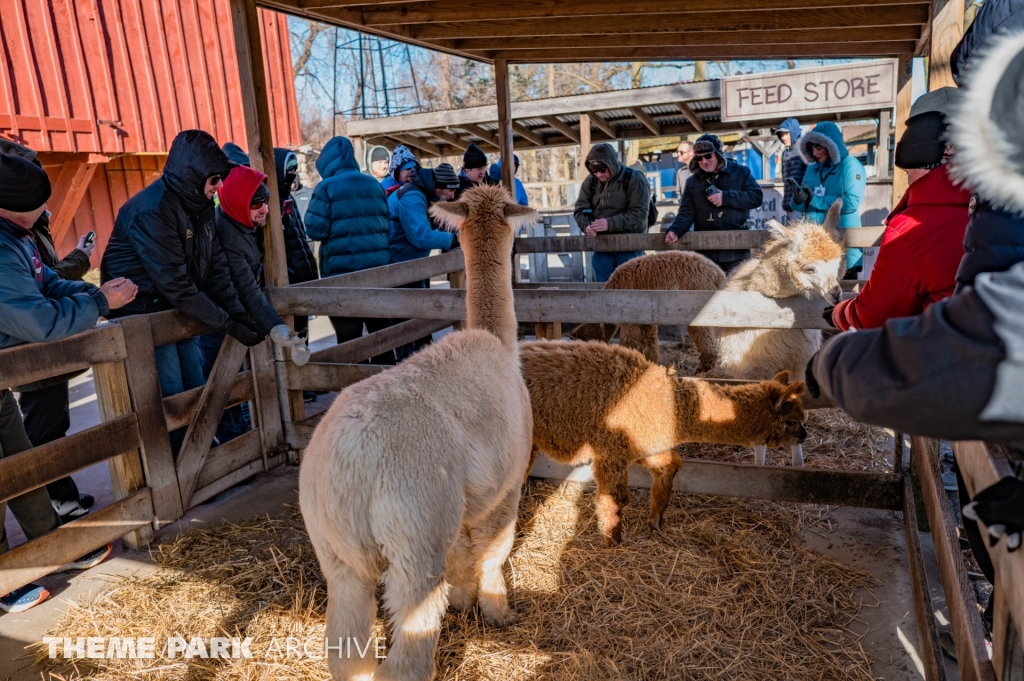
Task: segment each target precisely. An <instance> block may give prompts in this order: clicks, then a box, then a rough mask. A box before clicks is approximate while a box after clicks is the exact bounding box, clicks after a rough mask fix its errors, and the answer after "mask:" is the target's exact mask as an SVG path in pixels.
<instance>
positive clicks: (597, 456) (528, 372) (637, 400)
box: [519, 341, 806, 546]
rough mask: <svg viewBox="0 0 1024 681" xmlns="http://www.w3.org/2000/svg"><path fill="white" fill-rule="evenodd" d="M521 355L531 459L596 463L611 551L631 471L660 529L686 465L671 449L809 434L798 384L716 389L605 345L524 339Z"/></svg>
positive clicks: (600, 510)
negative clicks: (644, 473) (640, 474)
mask: <svg viewBox="0 0 1024 681" xmlns="http://www.w3.org/2000/svg"><path fill="white" fill-rule="evenodd" d="M519 355H520V358H521V361H522V365H523V376H524V377H525V378H526V387H527V388H528V389H529V391H530V403H531V404H532V406H533V447H534V456H536V452H537V450H540V451H542V452H544V453H545V454H547V455H548V456H550V457H551V458H552V459H554V460H556V461H561V462H563V463H567V464H573V465H576V464H582V463H586V462H588V461H590V462H593V471H594V479H595V480H596V481H597V514H598V520H599V522H600V525H601V530H602V532H603V533H604V537H605V542H606V543H607V544H608V545H609V546H610V545H612V544H615V543H618V542H619V541H620V540H621V538H622V524H621V523H622V521H621V517H620V515H619V513H620V510H621V508H622V507H623V506H625V505H626V504H627V503H629V488H628V485H627V481H628V475H629V466H630V464H633V463H639V464H640V465H642V466H643V467H645V468H646V469H647V470H648V471H650V472H651V475H652V476H653V477H654V484H653V485H652V486H651V511H650V523H651V525H652V526H653V527H654V528H656V529H657V528H660V526H661V518H662V514H663V513H664V511H665V507H666V505H667V504H668V500H669V496H670V494H671V492H672V483H673V480H674V478H675V474H676V471H677V470H678V469H679V466H680V464H681V460H680V457H679V455H678V454H676V453H675V452H674V451H673V447H675V446H676V445H679V444H682V443H684V442H709V443H715V444H734V445H746V446H756V445H764V444H767V445H768V446H771V447H778V446H787V445H792V444H794V443H797V442H799V441H801V440H803V438H804V437H805V436H806V431H805V430H804V428H803V425H802V424H803V421H804V410H803V405H802V403H801V401H800V395H801V394H803V392H804V384H803V383H802V382H797V383H793V384H790V385H786V382H787V381H788V379H789V377H788V375H787V374H786V372H782V373H780V374H779V375H778V376H776V377H775V380H772V381H762V382H761V383H751V384H743V385H716V384H712V383H708V382H707V381H702V380H700V379H693V378H679V377H677V376H675V375H674V372H673V371H671V370H669V369H666V368H665V367H663V366H659V365H657V364H654V363H653V362H649V361H648V360H647V359H645V358H644V356H643V355H641V354H640V353H639V352H637V351H635V350H630V349H628V348H623V347H620V346H615V345H606V344H604V343H599V342H589V343H571V342H562V341H537V342H530V343H523V344H522V345H521V347H520V351H519Z"/></svg>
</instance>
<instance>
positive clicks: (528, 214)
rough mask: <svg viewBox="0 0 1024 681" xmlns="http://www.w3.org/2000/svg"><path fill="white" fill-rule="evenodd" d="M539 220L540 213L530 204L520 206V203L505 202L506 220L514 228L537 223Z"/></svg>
mask: <svg viewBox="0 0 1024 681" xmlns="http://www.w3.org/2000/svg"><path fill="white" fill-rule="evenodd" d="M538 220H540V215H539V214H538V213H537V211H535V210H534V209H532V208H530V207H529V206H520V205H519V204H518V203H506V204H505V221H506V222H508V224H509V225H510V226H511V227H512V229H514V230H518V229H519V228H520V227H526V226H527V225H534V224H537V221H538Z"/></svg>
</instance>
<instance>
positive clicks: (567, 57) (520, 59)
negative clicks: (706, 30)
mask: <svg viewBox="0 0 1024 681" xmlns="http://www.w3.org/2000/svg"><path fill="white" fill-rule="evenodd" d="M833 30H834V31H837V32H842V31H845V30H846V28H844V27H838V28H835V29H833ZM508 39H509V40H512V39H514V40H519V38H518V37H509V38H508ZM712 40H713V39H712ZM610 42H615V40H614V38H613V39H610ZM915 44H916V43H915V41H913V40H903V41H896V40H893V41H877V42H831V43H823V44H784V45H776V44H765V43H761V42H759V41H754V42H751V43H749V44H744V45H719V44H710V45H704V46H692V47H673V46H665V45H661V46H653V47H606V46H604V44H603V43H602V41H601V40H595V44H594V45H588V46H587V47H577V48H567V49H537V50H505V49H501V50H493V51H472V52H469V54H471V55H473V56H474V57H477V58H488V59H505V60H508V61H511V62H514V63H517V64H531V63H545V62H547V63H563V62H587V61H597V60H601V59H605V60H614V61H625V60H637V59H651V60H691V59H707V60H719V61H721V60H728V59H758V58H762V59H770V58H771V59H784V58H785V59H796V58H808V59H810V58H823V57H836V58H841V57H842V58H864V57H895V56H897V55H900V54H904V53H909V52H912V51H913V49H914V46H915ZM626 92H629V91H628V90H626ZM733 129H735V128H733Z"/></svg>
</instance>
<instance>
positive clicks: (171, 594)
mask: <svg viewBox="0 0 1024 681" xmlns="http://www.w3.org/2000/svg"><path fill="white" fill-rule="evenodd" d="M633 497H634V498H633V503H632V504H631V505H630V506H628V507H627V508H626V511H625V523H626V527H625V528H624V530H625V532H624V535H625V537H626V541H625V542H624V543H623V544H622V545H621V546H620V547H617V548H613V549H607V548H605V547H604V544H603V539H602V537H601V535H600V533H599V532H598V530H597V527H596V522H595V518H594V511H593V508H594V497H593V493H592V492H589V491H585V490H584V489H582V488H581V487H580V486H579V485H576V484H574V483H564V484H562V485H560V486H555V485H552V484H550V483H547V482H543V481H531V482H530V483H528V484H527V486H526V489H525V491H524V497H523V501H522V504H521V506H520V517H519V537H518V539H517V542H516V546H515V548H514V551H513V555H512V559H511V560H510V565H509V566H508V572H507V574H508V575H509V580H508V581H509V586H510V597H511V599H512V601H513V606H514V607H515V608H516V609H517V610H518V612H519V614H520V620H519V622H518V623H517V624H515V625H513V626H512V627H509V628H507V629H504V630H496V629H493V628H491V627H488V626H487V625H486V624H485V623H483V621H482V619H481V618H480V617H479V616H478V614H477V613H473V612H471V613H449V614H448V615H447V616H446V618H445V622H444V629H443V631H442V634H441V642H440V644H439V648H438V658H437V659H438V678H439V679H444V680H446V681H456V680H457V679H465V680H470V679H497V680H514V681H520V680H522V681H525V680H527V679H529V680H541V679H545V680H547V679H551V680H554V679H557V680H558V681H577V680H578V681H583V680H587V681H601V680H605V679H607V680H613V679H614V680H619V679H623V680H625V679H629V680H634V679H637V680H643V681H658V680H662V679H678V678H687V679H730V680H739V679H750V680H752V681H764V680H765V679H783V678H784V679H793V680H800V679H814V680H815V681H819V680H822V679H826V680H827V679H864V681H868V680H870V679H871V678H872V675H871V661H870V659H869V657H868V655H867V654H866V653H865V651H864V650H863V648H862V647H861V646H860V644H859V643H858V636H857V635H856V634H855V633H854V631H857V630H863V629H864V627H863V626H862V625H861V624H860V623H859V622H858V620H857V616H858V612H859V610H860V607H861V601H862V599H864V600H866V601H867V602H869V603H870V602H872V596H871V595H870V591H869V589H870V587H871V585H872V584H873V583H874V580H873V578H872V577H871V575H870V574H869V573H867V572H866V571H863V570H861V569H858V568H853V567H850V566H847V565H843V564H841V563H838V562H837V561H835V560H834V559H832V558H830V557H827V556H823V555H820V554H817V553H815V552H813V551H810V550H808V549H805V548H803V547H802V546H801V544H800V530H801V529H803V528H806V527H807V524H806V523H807V522H808V520H810V521H816V522H819V523H825V522H827V509H822V508H820V507H813V508H811V509H808V508H807V507H795V506H781V505H778V504H773V503H769V502H760V501H740V500H732V499H724V498H715V497H700V496H693V495H683V494H675V495H673V498H672V503H671V505H670V507H669V509H668V511H667V512H666V517H665V525H664V526H665V531H664V533H661V534H656V533H654V532H652V531H651V530H650V529H648V528H647V526H646V515H647V507H648V504H649V499H648V495H647V493H646V491H643V490H636V491H634V493H633ZM815 514H816V515H815ZM153 558H154V559H155V560H156V562H157V563H158V565H159V566H160V568H161V569H159V570H158V571H157V572H156V573H154V574H152V575H150V576H147V577H144V578H128V579H123V580H121V581H120V582H119V583H117V584H115V585H114V586H113V588H112V589H111V590H110V591H108V592H107V593H105V594H103V595H101V596H100V597H98V598H96V599H95V600H94V601H93V602H92V603H83V604H80V605H74V606H72V607H71V609H70V611H69V613H68V615H67V616H66V617H65V619H64V620H63V621H62V622H60V623H59V624H58V625H57V626H56V627H55V628H54V629H53V631H52V635H56V636H67V637H75V636H121V637H124V636H152V637H156V639H157V640H158V641H161V640H164V639H166V638H167V637H170V636H173V635H175V634H178V635H182V636H183V637H185V638H190V637H193V636H198V637H212V636H227V637H230V636H239V637H252V639H253V642H252V644H251V651H252V652H253V655H254V657H253V658H252V659H229V660H204V659H201V658H193V659H191V660H182V659H181V657H180V655H179V657H178V658H176V659H174V660H170V659H163V658H160V657H157V659H151V660H132V659H121V660H119V659H110V660H91V659H84V660H74V661H73V662H74V663H75V664H74V665H73V666H72V665H71V664H70V662H71V661H63V660H60V659H58V660H49V659H47V658H46V648H45V646H41V647H40V648H39V649H38V650H37V651H36V652H37V653H38V655H39V662H40V663H41V664H43V665H44V666H45V667H46V669H47V671H48V673H50V674H51V678H66V679H96V680H97V681H114V680H117V681H123V680H125V679H145V680H146V681H163V680H168V681H169V680H171V679H174V680H176V681H177V680H187V681H198V680H201V679H204V680H205V679H219V680H226V681H227V680H230V681H236V680H237V681H242V680H245V681H264V680H266V681H270V680H274V681H278V680H282V679H313V680H326V679H329V678H330V677H329V674H328V672H327V667H326V664H325V663H324V661H323V660H321V659H316V658H314V657H306V656H304V655H298V654H292V655H289V654H288V653H287V650H286V642H285V641H286V639H287V637H289V636H291V637H292V638H293V639H295V641H297V642H300V643H299V645H301V644H302V643H304V642H306V641H312V644H311V648H310V649H311V651H312V652H314V653H315V652H317V651H318V650H320V649H318V648H317V647H316V645H317V642H319V641H322V638H323V635H324V612H325V605H326V603H325V587H324V584H323V581H322V577H321V573H320V570H319V567H318V564H317V562H316V559H315V556H314V554H313V551H312V548H311V546H310V544H309V541H308V538H307V535H306V532H305V529H304V527H303V525H302V521H301V517H300V516H299V513H298V510H297V508H292V509H290V513H289V514H288V515H283V516H279V517H266V516H264V517H258V518H254V519H252V520H250V521H248V522H245V523H241V524H237V525H235V524H228V525H223V526H220V527H216V528H212V529H203V530H193V531H190V532H188V533H186V534H183V535H180V536H179V537H178V538H176V539H175V540H173V541H170V542H168V543H164V544H161V545H158V546H156V547H155V549H154V551H153ZM380 614H381V615H382V616H383V615H384V613H383V612H382V613H380ZM377 629H378V632H377V633H378V634H379V635H386V631H385V627H384V625H383V620H382V619H381V620H378V627H377ZM274 640H277V641H278V644H277V649H276V652H275V649H274V648H273V645H274V643H273V642H274ZM58 673H59V674H62V676H57V674H58Z"/></svg>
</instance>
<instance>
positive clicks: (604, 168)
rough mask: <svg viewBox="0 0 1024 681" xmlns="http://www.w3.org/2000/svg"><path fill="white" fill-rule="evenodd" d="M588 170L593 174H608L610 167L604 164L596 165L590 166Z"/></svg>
mask: <svg viewBox="0 0 1024 681" xmlns="http://www.w3.org/2000/svg"><path fill="white" fill-rule="evenodd" d="M587 170H589V171H590V172H592V173H606V172H608V166H606V165H605V164H603V163H594V164H593V165H588V166H587Z"/></svg>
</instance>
